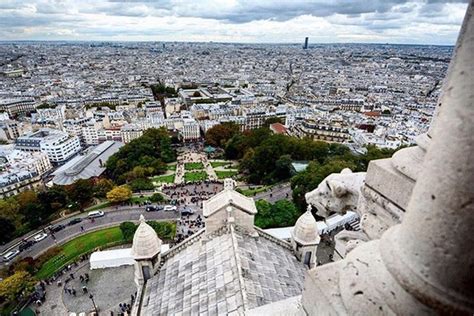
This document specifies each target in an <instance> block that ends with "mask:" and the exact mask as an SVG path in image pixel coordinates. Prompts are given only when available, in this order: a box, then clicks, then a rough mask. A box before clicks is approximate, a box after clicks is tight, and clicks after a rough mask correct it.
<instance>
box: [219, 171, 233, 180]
mask: <svg viewBox="0 0 474 316" xmlns="http://www.w3.org/2000/svg"><path fill="white" fill-rule="evenodd" d="M237 173H238V172H237V171H231V170H226V171H219V170H216V175H217V178H218V179H225V178H232V177H233V176H235V175H236V174H237Z"/></svg>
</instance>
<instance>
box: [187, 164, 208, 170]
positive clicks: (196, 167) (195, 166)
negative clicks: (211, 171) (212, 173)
mask: <svg viewBox="0 0 474 316" xmlns="http://www.w3.org/2000/svg"><path fill="white" fill-rule="evenodd" d="M184 169H185V170H201V169H204V165H203V164H202V162H187V163H185V164H184Z"/></svg>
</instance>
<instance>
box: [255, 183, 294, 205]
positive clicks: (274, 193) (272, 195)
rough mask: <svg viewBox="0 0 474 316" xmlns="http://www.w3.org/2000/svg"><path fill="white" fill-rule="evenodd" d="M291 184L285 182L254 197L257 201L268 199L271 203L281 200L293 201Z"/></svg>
mask: <svg viewBox="0 0 474 316" xmlns="http://www.w3.org/2000/svg"><path fill="white" fill-rule="evenodd" d="M291 193H292V192H291V185H290V183H283V184H279V185H276V186H274V187H272V188H271V189H270V190H268V191H265V192H261V193H258V194H257V195H255V196H254V197H253V199H254V200H255V201H258V200H267V201H268V202H270V203H275V202H276V201H279V200H290V201H291V198H292V197H291Z"/></svg>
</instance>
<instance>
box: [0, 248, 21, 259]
mask: <svg viewBox="0 0 474 316" xmlns="http://www.w3.org/2000/svg"><path fill="white" fill-rule="evenodd" d="M19 253H20V250H18V249H15V250H12V251H9V252H7V253H6V254H5V255H4V256H3V260H4V261H10V260H12V259H13V258H15V257H16V256H18V254H19Z"/></svg>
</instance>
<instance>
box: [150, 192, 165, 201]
mask: <svg viewBox="0 0 474 316" xmlns="http://www.w3.org/2000/svg"><path fill="white" fill-rule="evenodd" d="M164 200H165V198H164V197H163V195H161V194H160V193H153V195H152V196H150V201H151V202H154V203H159V202H163V201H164Z"/></svg>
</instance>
